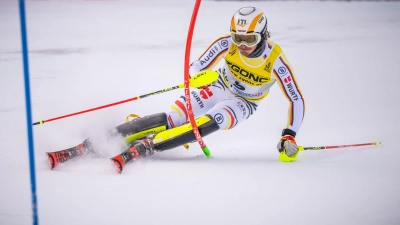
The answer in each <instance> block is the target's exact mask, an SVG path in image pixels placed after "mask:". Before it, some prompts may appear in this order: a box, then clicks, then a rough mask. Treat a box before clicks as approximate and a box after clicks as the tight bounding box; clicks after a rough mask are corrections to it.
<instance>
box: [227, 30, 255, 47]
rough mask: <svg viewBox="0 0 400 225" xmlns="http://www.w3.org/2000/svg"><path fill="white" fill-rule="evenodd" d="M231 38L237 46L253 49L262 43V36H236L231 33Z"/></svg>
mask: <svg viewBox="0 0 400 225" xmlns="http://www.w3.org/2000/svg"><path fill="white" fill-rule="evenodd" d="M231 38H232V41H233V43H235V45H237V46H240V45H246V46H247V47H252V46H254V45H256V44H258V43H259V42H260V39H261V37H260V34H258V33H254V34H235V33H231Z"/></svg>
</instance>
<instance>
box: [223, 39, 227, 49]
mask: <svg viewBox="0 0 400 225" xmlns="http://www.w3.org/2000/svg"><path fill="white" fill-rule="evenodd" d="M221 46H222V47H224V48H226V47H228V41H227V40H225V39H224V40H222V41H221Z"/></svg>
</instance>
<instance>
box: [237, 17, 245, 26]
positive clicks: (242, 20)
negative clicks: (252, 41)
mask: <svg viewBox="0 0 400 225" xmlns="http://www.w3.org/2000/svg"><path fill="white" fill-rule="evenodd" d="M237 25H238V26H241V27H244V26H246V20H244V19H238V21H237Z"/></svg>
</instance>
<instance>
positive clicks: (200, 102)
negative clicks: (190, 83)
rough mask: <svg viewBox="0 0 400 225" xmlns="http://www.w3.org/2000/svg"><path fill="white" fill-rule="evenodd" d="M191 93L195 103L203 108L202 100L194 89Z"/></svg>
mask: <svg viewBox="0 0 400 225" xmlns="http://www.w3.org/2000/svg"><path fill="white" fill-rule="evenodd" d="M191 93H192V95H193V98H194V99H196V102H197V104H199V106H200V108H203V107H204V104H203V102H202V101H201V99H200V97H199V96H198V95H197V93H196V92H194V91H192V92H191Z"/></svg>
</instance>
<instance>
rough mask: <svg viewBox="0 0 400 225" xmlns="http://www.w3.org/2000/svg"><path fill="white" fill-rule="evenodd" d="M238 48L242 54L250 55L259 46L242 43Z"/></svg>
mask: <svg viewBox="0 0 400 225" xmlns="http://www.w3.org/2000/svg"><path fill="white" fill-rule="evenodd" d="M238 48H239V52H240V54H242V55H244V56H248V55H250V54H251V53H252V52H253V51H254V50H255V49H256V48H257V45H254V46H251V47H247V46H246V45H244V44H242V45H240V46H239V47H238Z"/></svg>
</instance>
